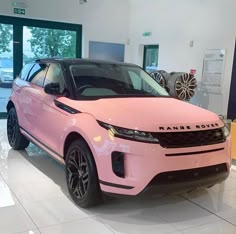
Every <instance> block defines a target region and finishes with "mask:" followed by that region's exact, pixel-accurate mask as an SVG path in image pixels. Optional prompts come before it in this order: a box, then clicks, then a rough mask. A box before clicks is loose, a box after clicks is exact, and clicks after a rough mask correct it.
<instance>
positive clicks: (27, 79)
mask: <svg viewBox="0 0 236 234" xmlns="http://www.w3.org/2000/svg"><path fill="white" fill-rule="evenodd" d="M33 64H34V65H33V66H32V68H31V69H30V71H29V73H28V75H27V78H26V81H27V82H28V83H31V84H33V85H36V86H38V87H41V88H43V86H41V85H38V84H36V83H33V82H31V81H29V75H30V72H31V71H32V69H33V68H34V67H35V65H36V64H39V65H40V64H45V65H47V63H43V62H34V63H33ZM46 67H47V68H46V69H47V70H46V72H45V77H46V74H47V72H48V65H47V66H46ZM45 77H44V80H43V84H44V81H45Z"/></svg>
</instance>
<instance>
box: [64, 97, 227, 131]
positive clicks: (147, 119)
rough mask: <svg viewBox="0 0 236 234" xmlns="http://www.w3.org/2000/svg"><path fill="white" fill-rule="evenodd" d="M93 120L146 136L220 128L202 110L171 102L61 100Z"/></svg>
mask: <svg viewBox="0 0 236 234" xmlns="http://www.w3.org/2000/svg"><path fill="white" fill-rule="evenodd" d="M60 101H61V102H63V103H64V104H66V105H68V106H71V107H72V108H74V109H77V110H79V111H80V112H85V113H89V114H91V115H93V116H94V118H95V119H97V120H99V121H102V122H105V123H108V124H111V125H114V126H119V127H123V128H128V129H137V130H141V131H149V132H175V131H197V130H198V131H199V130H206V129H214V128H218V127H223V126H224V124H223V122H222V120H220V118H219V117H218V116H217V115H216V114H214V113H212V112H210V111H207V110H205V109H202V108H199V107H197V106H194V105H192V104H189V103H186V102H183V101H179V100H176V99H174V98H113V99H99V100H92V101H74V100H69V99H66V98H61V100H60Z"/></svg>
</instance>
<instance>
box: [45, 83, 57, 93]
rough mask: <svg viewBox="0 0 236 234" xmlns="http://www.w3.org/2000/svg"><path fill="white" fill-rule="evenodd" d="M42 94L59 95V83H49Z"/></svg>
mask: <svg viewBox="0 0 236 234" xmlns="http://www.w3.org/2000/svg"><path fill="white" fill-rule="evenodd" d="M44 92H45V93H47V94H52V95H59V94H61V93H60V84H59V83H49V84H47V85H45V87H44Z"/></svg>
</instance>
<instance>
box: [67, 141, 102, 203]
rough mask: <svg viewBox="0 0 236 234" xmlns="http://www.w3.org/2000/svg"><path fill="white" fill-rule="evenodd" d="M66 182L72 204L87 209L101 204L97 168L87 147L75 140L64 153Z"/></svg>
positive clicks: (82, 142)
mask: <svg viewBox="0 0 236 234" xmlns="http://www.w3.org/2000/svg"><path fill="white" fill-rule="evenodd" d="M66 182H67V188H68V191H69V193H70V195H71V197H72V199H73V200H74V202H75V203H76V204H77V205H78V206H80V207H82V208H88V207H92V206H95V205H98V204H99V203H101V202H102V194H101V189H100V186H99V181H98V175H97V168H96V165H95V162H94V159H93V155H92V153H91V151H90V149H89V147H88V145H87V144H86V143H85V142H84V141H83V140H76V141H74V142H73V143H72V144H71V145H70V146H69V149H68V151H67V153H66Z"/></svg>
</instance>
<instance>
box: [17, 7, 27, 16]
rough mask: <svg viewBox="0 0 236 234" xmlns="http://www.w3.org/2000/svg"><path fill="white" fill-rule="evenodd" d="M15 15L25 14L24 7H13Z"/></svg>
mask: <svg viewBox="0 0 236 234" xmlns="http://www.w3.org/2000/svg"><path fill="white" fill-rule="evenodd" d="M14 14H15V15H25V9H22V8H14Z"/></svg>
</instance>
